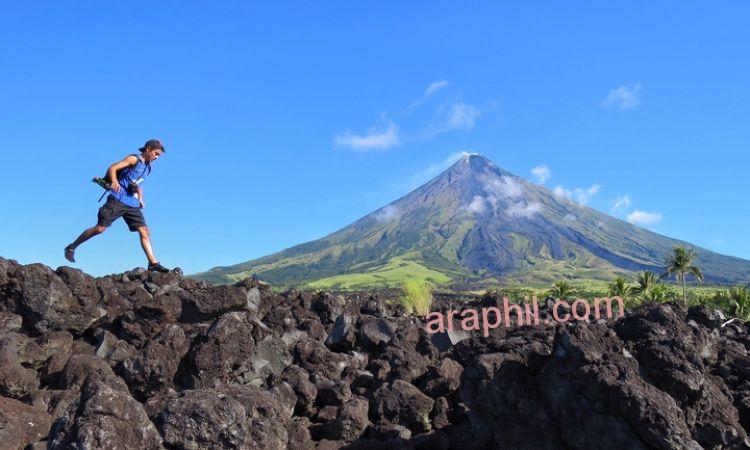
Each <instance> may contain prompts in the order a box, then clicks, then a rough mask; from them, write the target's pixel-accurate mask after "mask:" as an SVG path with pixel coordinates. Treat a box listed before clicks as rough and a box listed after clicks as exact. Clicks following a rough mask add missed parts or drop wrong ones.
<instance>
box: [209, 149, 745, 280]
mask: <svg viewBox="0 0 750 450" xmlns="http://www.w3.org/2000/svg"><path fill="white" fill-rule="evenodd" d="M677 245H685V246H688V247H692V248H694V249H695V250H696V252H697V254H698V256H699V260H698V262H697V264H698V266H699V267H700V268H701V270H702V271H703V274H704V277H705V279H706V282H708V283H716V284H730V283H747V282H750V261H748V260H744V259H740V258H736V257H732V256H726V255H721V254H718V253H715V252H712V251H710V250H707V249H703V248H700V247H698V246H695V245H692V244H690V243H687V242H684V241H680V240H678V239H673V238H670V237H666V236H663V235H660V234H657V233H654V232H652V231H649V230H646V229H643V228H640V227H637V226H635V225H633V224H631V223H628V222H625V221H623V220H620V219H617V218H615V217H612V216H609V215H607V214H604V213H602V212H600V211H597V210H595V209H593V208H590V207H587V206H584V205H580V204H578V203H576V202H574V201H571V200H570V199H569V198H567V197H565V196H561V195H558V194H556V193H555V192H553V191H551V190H550V189H547V188H545V187H544V186H541V185H538V184H535V183H531V182H529V181H527V180H525V179H524V178H522V177H519V176H517V175H514V174H512V173H510V172H508V171H506V170H504V169H502V168H500V167H498V166H497V165H495V164H494V163H493V162H492V161H490V160H489V159H488V158H486V157H484V156H482V155H477V154H472V155H465V156H464V157H463V158H462V159H461V160H459V161H458V162H456V163H455V164H454V165H453V166H451V167H449V168H448V169H446V170H445V171H444V172H442V173H441V174H439V175H438V176H437V177H435V178H433V179H432V180H430V181H429V182H427V183H426V184H424V185H422V186H421V187H419V188H417V189H415V190H414V191H412V192H410V193H409V194H407V195H405V196H403V197H401V198H399V199H398V200H396V201H394V202H392V203H390V204H388V205H386V206H384V207H382V208H380V209H378V210H376V211H374V212H372V213H370V214H368V215H366V216H364V217H362V218H361V219H359V220H357V221H356V222H353V223H351V224H350V225H347V226H345V227H344V228H342V229H340V230H338V231H336V232H334V233H331V234H329V235H327V236H325V237H323V238H320V239H317V240H314V241H310V242H307V243H304V244H300V245H296V246H294V247H291V248H288V249H286V250H283V251H280V252H277V253H274V254H271V255H268V256H264V257H262V258H258V259H254V260H251V261H248V262H245V263H240V264H236V265H231V266H223V267H215V268H213V269H211V270H209V271H207V272H203V273H200V274H196V275H195V277H196V278H199V279H204V280H206V281H209V282H213V283H229V282H235V281H237V280H240V279H243V278H245V277H247V276H248V275H253V274H254V275H256V276H257V277H258V278H260V279H261V280H264V281H268V282H270V283H272V284H275V285H280V286H307V287H313V288H315V287H333V288H335V287H340V288H359V287H374V286H389V285H393V284H396V283H398V282H400V281H402V280H403V279H406V278H410V277H418V278H422V279H426V280H429V281H431V282H434V283H436V284H452V285H454V286H458V285H460V286H471V285H481V284H483V283H485V284H486V283H489V282H492V283H496V282H503V281H505V282H519V283H528V284H539V283H549V282H550V281H553V280H555V279H559V278H567V279H572V280H582V279H585V280H611V279H612V278H613V277H615V276H618V275H624V276H628V275H630V274H632V272H634V271H638V270H651V271H653V272H656V273H661V272H662V270H663V264H664V261H665V259H666V258H667V257H668V255H669V254H670V253H671V252H672V249H673V248H674V247H675V246H677Z"/></svg>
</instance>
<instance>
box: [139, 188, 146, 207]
mask: <svg viewBox="0 0 750 450" xmlns="http://www.w3.org/2000/svg"><path fill="white" fill-rule="evenodd" d="M138 203H139V204H140V207H141V208H145V207H146V203H145V202H144V201H143V188H141V187H140V186H138Z"/></svg>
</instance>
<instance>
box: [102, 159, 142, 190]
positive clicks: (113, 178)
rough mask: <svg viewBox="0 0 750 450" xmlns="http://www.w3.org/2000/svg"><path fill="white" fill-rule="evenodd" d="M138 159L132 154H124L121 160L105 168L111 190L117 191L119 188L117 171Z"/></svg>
mask: <svg viewBox="0 0 750 450" xmlns="http://www.w3.org/2000/svg"><path fill="white" fill-rule="evenodd" d="M137 161H138V158H136V157H135V156H134V155H129V156H126V157H125V158H124V159H123V160H122V161H118V162H116V163H114V164H112V165H111V166H109V168H108V169H107V177H108V178H109V181H110V182H109V185H110V187H111V188H112V190H113V191H115V192H117V191H119V190H120V183H119V182H118V181H117V171H118V170H120V169H124V168H126V167H130V166H132V165H133V164H135V163H136V162H137Z"/></svg>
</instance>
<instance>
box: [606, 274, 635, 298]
mask: <svg viewBox="0 0 750 450" xmlns="http://www.w3.org/2000/svg"><path fill="white" fill-rule="evenodd" d="M632 292H633V287H632V286H630V285H629V284H628V280H626V279H625V278H624V277H617V278H615V279H614V281H612V282H611V283H610V284H609V295H611V296H617V297H620V298H621V299H622V301H623V302H625V301H627V299H628V297H630V294H631V293H632Z"/></svg>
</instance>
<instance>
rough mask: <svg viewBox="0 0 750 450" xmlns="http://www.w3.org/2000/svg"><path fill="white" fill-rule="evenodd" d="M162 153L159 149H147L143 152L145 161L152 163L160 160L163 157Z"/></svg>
mask: <svg viewBox="0 0 750 450" xmlns="http://www.w3.org/2000/svg"><path fill="white" fill-rule="evenodd" d="M161 154H162V151H161V149H158V148H150V147H149V148H147V149H146V151H145V152H143V159H145V160H146V162H152V161H156V160H157V159H159V157H160V156H161Z"/></svg>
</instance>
